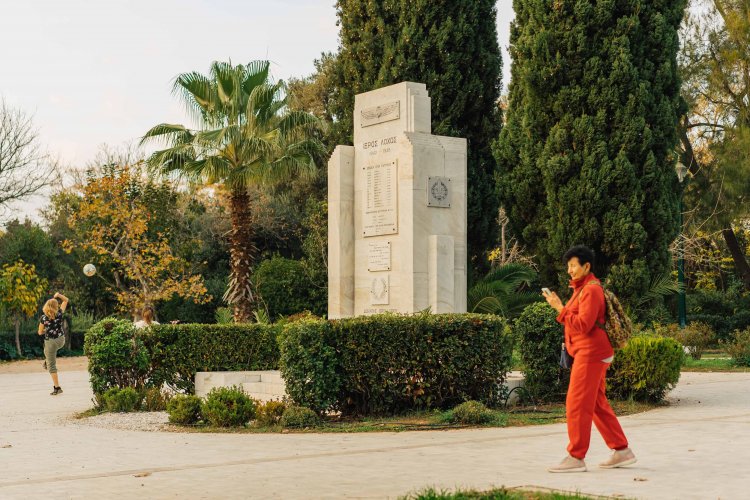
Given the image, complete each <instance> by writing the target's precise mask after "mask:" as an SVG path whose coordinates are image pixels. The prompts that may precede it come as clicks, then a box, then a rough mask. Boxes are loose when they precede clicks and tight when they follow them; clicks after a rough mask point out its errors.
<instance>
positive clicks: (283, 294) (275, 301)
mask: <svg viewBox="0 0 750 500" xmlns="http://www.w3.org/2000/svg"><path fill="white" fill-rule="evenodd" d="M253 283H255V286H256V288H257V290H258V294H259V295H260V296H261V298H262V299H263V302H264V303H265V305H266V307H267V308H268V313H269V315H270V317H271V319H274V320H275V319H277V318H278V317H279V316H289V315H291V314H295V313H299V312H302V311H312V312H313V313H315V314H317V315H319V316H322V315H323V314H325V313H326V310H327V307H328V302H327V301H328V297H327V292H326V290H325V289H324V288H321V287H320V286H317V285H316V283H313V282H312V281H311V279H310V274H309V273H308V271H307V269H306V268H305V263H304V262H303V261H301V260H291V259H286V258H284V257H280V256H274V257H272V258H271V259H267V260H264V261H262V262H261V263H260V264H259V265H258V267H257V268H256V270H255V274H254V276H253Z"/></svg>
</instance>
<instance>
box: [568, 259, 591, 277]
mask: <svg viewBox="0 0 750 500" xmlns="http://www.w3.org/2000/svg"><path fill="white" fill-rule="evenodd" d="M590 271H591V263H588V262H587V263H586V264H584V265H581V263H580V262H579V261H578V257H572V258H571V259H570V260H569V261H568V274H569V275H570V279H572V280H573V281H575V280H578V279H581V278H583V277H584V276H586V275H587V274H588V273H589V272H590Z"/></svg>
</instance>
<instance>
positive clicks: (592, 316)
mask: <svg viewBox="0 0 750 500" xmlns="http://www.w3.org/2000/svg"><path fill="white" fill-rule="evenodd" d="M592 281H594V282H596V283H599V280H598V279H597V277H596V276H594V273H589V274H587V275H586V276H584V277H583V278H580V279H578V280H575V281H572V280H571V282H570V287H571V288H573V296H572V297H571V298H570V300H569V301H568V303H567V304H565V307H563V310H562V311H561V312H560V314H559V315H558V316H557V321H558V322H559V323H561V324H562V325H563V326H565V349H567V351H568V354H570V355H571V356H573V357H574V358H575V359H576V361H582V362H592V361H601V360H603V359H607V358H608V357H610V356H612V355H614V350H613V349H612V345H611V344H610V343H609V338H608V337H607V332H605V331H604V330H602V329H601V328H599V327H598V326H597V323H598V324H600V325H604V322H605V313H606V307H605V303H604V290H603V289H602V287H601V286H599V285H596V284H588V283H591V282H592Z"/></svg>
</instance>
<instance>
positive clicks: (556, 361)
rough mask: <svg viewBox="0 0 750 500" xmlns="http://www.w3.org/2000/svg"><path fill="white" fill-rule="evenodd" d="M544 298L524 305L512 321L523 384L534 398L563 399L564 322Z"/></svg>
mask: <svg viewBox="0 0 750 500" xmlns="http://www.w3.org/2000/svg"><path fill="white" fill-rule="evenodd" d="M556 318H557V313H556V312H555V310H554V309H552V308H551V307H550V306H549V304H547V303H546V302H539V303H536V304H531V305H529V306H527V307H526V308H525V309H524V310H523V313H521V316H519V317H518V318H517V319H516V321H515V323H514V325H513V335H514V337H515V339H516V342H517V345H518V347H519V351H520V353H521V361H522V363H523V366H524V368H523V374H524V387H525V388H526V390H527V391H528V393H529V394H530V395H531V396H532V398H533V399H534V400H535V401H564V400H565V394H566V392H567V391H568V383H569V382H570V370H563V369H562V368H560V349H561V346H562V343H563V326H562V325H561V324H560V323H558V322H557V320H556Z"/></svg>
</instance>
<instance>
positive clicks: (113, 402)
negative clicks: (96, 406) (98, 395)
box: [104, 387, 143, 412]
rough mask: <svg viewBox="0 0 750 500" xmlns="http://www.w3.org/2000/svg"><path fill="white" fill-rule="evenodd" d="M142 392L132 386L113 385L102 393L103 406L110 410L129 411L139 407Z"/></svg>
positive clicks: (136, 409)
mask: <svg viewBox="0 0 750 500" xmlns="http://www.w3.org/2000/svg"><path fill="white" fill-rule="evenodd" d="M141 401H143V394H142V393H141V392H140V391H138V390H136V389H135V388H133V387H126V388H124V389H117V388H116V387H113V388H112V389H109V390H108V391H107V392H105V393H104V407H105V408H106V409H107V411H110V412H131V411H138V410H140V409H141Z"/></svg>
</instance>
